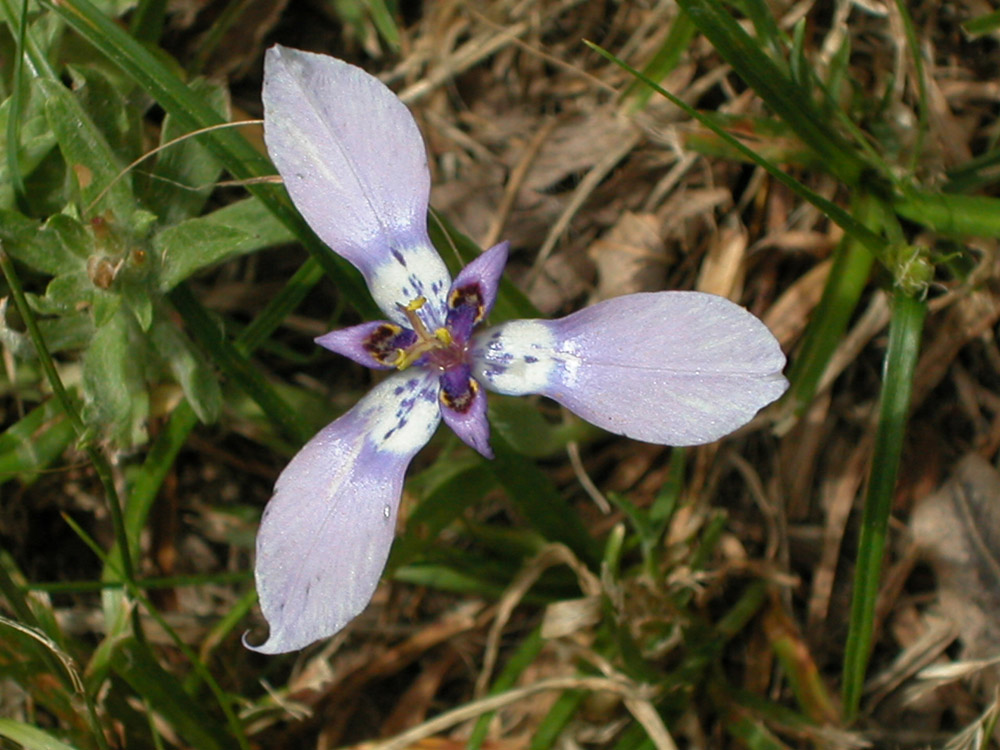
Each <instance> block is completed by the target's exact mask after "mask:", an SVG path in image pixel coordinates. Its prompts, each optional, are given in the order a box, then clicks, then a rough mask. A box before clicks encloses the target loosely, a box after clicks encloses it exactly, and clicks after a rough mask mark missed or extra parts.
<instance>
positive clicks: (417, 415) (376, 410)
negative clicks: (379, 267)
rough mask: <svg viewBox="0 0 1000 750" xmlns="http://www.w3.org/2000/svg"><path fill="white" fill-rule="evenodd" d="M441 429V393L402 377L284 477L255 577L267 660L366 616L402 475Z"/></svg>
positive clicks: (334, 428)
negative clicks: (266, 628)
mask: <svg viewBox="0 0 1000 750" xmlns="http://www.w3.org/2000/svg"><path fill="white" fill-rule="evenodd" d="M439 421H440V407H439V406H438V384H437V382H436V379H435V378H432V377H430V376H427V375H423V376H414V375H411V374H410V373H402V372H401V373H398V374H396V375H393V376H391V377H389V378H387V379H386V380H384V381H383V382H382V383H380V384H379V385H378V386H376V387H375V388H374V389H373V390H372V391H371V392H370V393H369V394H368V395H367V396H365V397H364V398H363V399H361V401H359V402H358V404H357V405H356V406H355V407H354V408H353V409H351V410H350V411H349V412H347V413H346V414H345V415H344V416H342V417H341V418H340V419H338V420H337V421H335V422H333V423H332V424H331V425H329V426H328V427H326V428H325V429H323V430H322V431H320V432H319V433H318V434H317V435H316V436H315V437H314V438H313V439H312V440H310V441H309V442H308V443H307V444H306V445H305V447H303V448H302V450H301V451H299V453H298V454H297V455H296V456H295V458H293V459H292V461H291V463H290V464H288V466H287V467H286V468H285V470H284V471H283V472H282V473H281V476H279V477H278V481H277V483H276V484H275V493H274V496H273V497H272V498H271V501H270V502H269V503H268V504H267V507H266V508H265V510H264V516H263V518H262V520H261V526H260V531H259V532H258V535H257V561H256V567H255V570H254V575H255V578H256V581H257V593H258V596H259V599H260V608H261V611H262V612H263V615H264V619H266V620H267V622H268V624H269V625H270V635H269V636H268V639H267V640H266V641H265V642H264V643H262V644H260V645H259V646H251V645H250V644H249V643H247V642H246V637H245V636H244V644H245V645H246V646H247V647H248V648H251V649H253V650H254V651H259V652H261V653H265V654H278V653H284V652H287V651H294V650H296V649H300V648H303V647H305V646H307V645H309V644H310V643H312V642H313V641H316V640H319V639H321V638H326V637H328V636H330V635H333V634H334V633H336V632H337V631H338V630H340V629H341V628H343V627H344V626H345V625H347V623H348V622H350V621H351V620H352V619H353V618H354V617H355V616H356V615H358V614H359V613H360V612H361V611H362V610H363V609H364V608H365V606H367V604H368V601H369V600H370V599H371V596H372V593H373V592H374V591H375V587H376V585H377V584H378V580H379V576H380V575H381V573H382V568H383V567H384V566H385V561H386V558H387V556H388V554H389V547H390V545H391V544H392V538H393V532H394V530H395V525H396V511H397V509H398V507H399V498H400V493H401V492H402V486H403V475H404V473H405V472H406V467H407V466H408V465H409V463H410V460H411V459H412V458H413V455H414V454H415V453H416V452H417V451H418V450H420V448H421V447H422V446H423V445H424V444H425V443H426V442H427V441H428V440H429V439H430V437H431V435H432V434H433V433H434V430H435V428H436V427H437V424H438V422H439Z"/></svg>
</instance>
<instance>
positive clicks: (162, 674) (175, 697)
mask: <svg viewBox="0 0 1000 750" xmlns="http://www.w3.org/2000/svg"><path fill="white" fill-rule="evenodd" d="M111 663H112V667H113V669H114V671H115V673H116V674H118V676H120V677H121V678H122V679H123V680H125V682H127V683H128V684H129V686H130V687H131V688H132V689H133V690H135V692H136V693H138V694H139V695H141V696H142V697H143V698H144V699H145V700H146V701H148V702H149V704H150V705H153V706H156V711H157V713H158V714H160V715H161V717H162V718H163V719H165V720H166V721H168V722H169V723H170V725H171V726H172V727H173V728H174V729H175V730H176V731H177V733H178V734H179V735H180V736H181V737H183V738H185V739H186V740H187V741H188V743H189V744H190V746H191V747H197V748H199V750H230V749H232V748H236V747H239V745H237V743H236V742H234V741H233V740H232V739H230V738H229V737H228V736H227V735H226V733H225V732H223V731H222V730H221V727H220V724H219V723H218V722H217V721H215V720H214V719H213V718H212V716H211V715H210V714H209V713H208V712H207V711H206V710H205V707H204V704H203V703H202V702H200V701H198V700H196V699H195V698H193V697H192V696H190V695H188V694H187V693H186V692H184V689H183V687H182V686H181V684H180V682H179V681H178V680H177V678H176V677H174V676H173V675H172V674H171V673H170V672H167V671H166V670H165V669H164V668H163V667H161V666H160V665H159V664H158V663H157V662H156V660H155V659H154V658H153V656H152V654H151V653H150V652H149V650H148V649H147V648H145V647H143V646H142V645H141V644H139V643H137V642H136V641H134V640H128V641H126V642H124V643H122V644H120V645H119V646H118V648H117V649H116V650H115V654H114V656H113V657H112V659H111Z"/></svg>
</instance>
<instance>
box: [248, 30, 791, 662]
mask: <svg viewBox="0 0 1000 750" xmlns="http://www.w3.org/2000/svg"><path fill="white" fill-rule="evenodd" d="M263 98H264V131H265V133H264V134H265V140H266V142H267V149H268V152H269V153H270V155H271V158H272V159H273V161H274V163H275V165H276V166H277V168H278V171H279V172H280V173H281V176H282V178H283V180H284V183H285V187H286V188H287V190H288V193H289V194H290V195H291V197H292V200H293V201H294V203H295V205H296V206H297V207H298V209H299V211H300V212H301V213H302V215H303V216H304V217H305V219H306V221H308V222H309V224H310V226H312V228H313V229H314V230H315V231H316V233H317V234H318V235H319V236H320V238H322V239H323V241H324V242H326V244H327V245H329V246H330V247H331V248H332V249H333V250H335V251H336V252H337V253H339V254H340V255H342V256H343V257H344V258H346V259H347V260H349V261H350V262H351V263H353V264H354V265H355V266H356V267H357V268H358V269H359V270H360V271H361V273H362V274H363V275H364V277H365V280H366V281H367V283H368V287H369V289H370V290H371V293H372V296H373V297H374V299H375V301H376V303H377V304H378V306H379V308H380V309H381V310H382V311H383V312H384V313H385V316H386V320H383V321H376V322H370V323H363V324H361V325H357V326H353V327H350V328H347V329H344V330H339V331H334V332H332V333H328V334H326V335H325V336H321V337H319V338H318V339H317V343H319V344H320V345H322V346H324V347H326V348H328V349H330V350H332V351H334V352H337V353H339V354H342V355H345V356H347V357H350V358H351V359H353V360H354V361H356V362H359V363H361V364H363V365H366V366H368V367H371V368H374V369H379V370H386V371H394V372H393V373H392V374H391V375H389V376H388V377H386V378H385V379H384V380H383V381H382V382H381V383H379V384H378V385H376V386H375V387H374V388H373V389H372V390H371V392H369V393H368V395H366V396H365V397H364V398H362V399H361V401H360V402H358V404H357V405H356V406H355V407H354V408H352V409H351V410H350V411H348V412H347V413H346V414H344V415H343V416H342V417H340V418H339V419H338V420H336V421H335V422H333V424H331V425H329V426H328V427H326V428H325V429H324V430H322V431H321V432H320V433H319V434H318V435H316V437H314V438H313V439H312V440H311V441H309V443H308V444H307V445H306V446H305V447H304V448H302V450H301V451H299V453H298V455H296V456H295V458H293V459H292V461H291V463H290V464H289V465H288V466H287V468H285V470H284V471H283V472H282V474H281V476H280V477H279V478H278V481H277V483H276V486H275V494H274V497H273V498H272V499H271V501H270V502H269V503H268V505H267V508H266V509H265V511H264V516H263V519H262V520H261V526H260V532H259V534H258V537H257V562H256V571H255V573H256V581H257V591H258V594H259V598H260V605H261V610H262V612H263V614H264V618H265V619H266V620H267V622H268V623H269V625H270V635H269V637H268V639H267V641H266V642H264V643H263V644H262V645H260V646H250V647H251V648H254V649H255V650H257V651H261V652H263V653H282V652H286V651H292V650H295V649H299V648H302V647H303V646H306V645H308V644H309V643H312V642H313V641H316V640H318V639H320V638H323V637H326V636H329V635H332V634H333V633H335V632H337V631H338V630H340V629H341V628H343V627H344V626H345V625H346V624H347V623H348V622H349V621H350V620H351V619H353V618H354V617H355V616H356V615H357V614H358V613H359V612H360V611H361V610H362V609H364V607H365V606H366V605H367V603H368V601H369V600H370V598H371V595H372V593H373V591H374V589H375V586H376V584H377V583H378V580H379V577H380V575H381V573H382V569H383V567H384V565H385V561H386V558H387V556H388V553H389V546H390V545H391V543H392V537H393V532H394V529H395V526H396V511H397V508H398V506H399V498H400V494H401V492H402V486H403V475H404V473H405V472H406V468H407V466H408V465H409V463H410V460H411V459H412V458H413V456H414V455H415V454H416V452H417V451H418V450H420V448H421V447H423V446H424V445H425V444H426V443H427V441H428V440H429V439H430V438H431V435H432V434H433V433H434V431H435V429H436V428H437V426H438V423H439V422H440V421H441V420H444V422H445V423H446V424H447V425H448V426H449V427H451V429H452V430H454V431H455V433H456V434H457V435H458V437H459V438H461V439H462V440H463V441H464V442H465V443H467V444H468V445H469V446H471V447H472V448H473V449H475V450H477V451H478V452H479V453H481V454H482V455H484V456H486V457H492V454H491V451H490V446H489V424H488V422H487V419H486V393H485V389H489V390H492V391H496V392H498V393H503V394H512V395H520V394H541V395H543V396H547V397H549V398H552V399H554V400H556V401H558V402H559V403H561V404H563V405H564V406H566V407H567V408H568V409H570V410H571V411H573V412H575V413H576V414H578V415H580V416H581V417H583V418H584V419H587V420H589V421H590V422H593V423H594V424H597V425H599V426H600V427H603V428H604V429H606V430H609V431H611V432H614V433H618V434H621V435H626V436H629V437H632V438H636V439H638V440H645V441H649V442H654V443H662V444H669V445H694V444H699V443H707V442H710V441H713V440H716V439H718V438H720V437H722V436H723V435H725V434H726V433H728V432H731V431H732V430H734V429H736V428H738V427H740V426H741V425H743V424H745V423H746V422H747V421H749V420H750V419H751V418H752V417H753V416H754V414H755V413H756V412H757V411H758V410H759V409H760V408H762V407H763V406H765V405H766V404H768V403H770V402H771V401H773V400H774V399H776V398H777V397H778V396H780V395H781V393H782V392H783V391H784V390H785V387H786V385H787V383H786V381H785V379H784V378H783V377H782V375H781V369H782V367H783V366H784V362H785V358H784V356H783V355H782V353H781V350H780V348H779V346H778V343H777V341H775V339H774V337H773V336H772V335H771V334H770V332H769V331H768V330H767V328H766V327H765V326H764V325H763V323H761V322H760V321H759V320H757V318H755V317H754V316H753V315H751V314H750V313H748V312H747V311H746V310H744V309H743V308H741V307H739V306H738V305H735V304H733V303H731V302H729V301H728V300H725V299H723V298H721V297H716V296H713V295H708V294H701V293H697V292H660V293H652V294H633V295H628V296H624V297H619V298H617V299H612V300H608V301H605V302H601V303H599V304H596V305H593V306H592V307H588V308H586V309H584V310H581V311H580V312H577V313H574V314H572V315H569V316H567V317H565V318H562V319H559V320H553V321H543V320H516V321H511V322H507V323H503V324H501V325H498V326H495V327H493V328H486V329H481V328H477V327H478V326H479V325H480V324H481V323H482V322H483V320H484V319H485V318H486V317H487V316H488V315H489V313H490V309H491V308H492V306H493V303H494V301H495V299H496V294H497V286H498V284H499V281H500V275H501V273H502V271H503V267H504V264H505V263H506V260H507V245H506V243H502V244H500V245H497V246H495V247H493V248H490V249H489V250H487V251H486V252H484V253H483V254H482V255H481V256H479V258H477V259H476V260H474V261H473V262H472V263H470V264H469V265H468V266H466V267H465V269H464V270H463V271H462V272H461V273H459V275H458V277H457V278H456V279H455V280H454V281H452V280H451V278H450V276H449V274H448V271H447V269H446V268H445V265H444V263H443V262H442V260H441V258H440V257H439V256H438V254H437V252H436V251H435V249H434V247H433V246H432V245H431V243H430V240H429V239H428V236H427V225H426V221H427V219H426V216H427V206H428V195H429V192H430V177H429V173H428V169H427V160H426V154H425V151H424V146H423V141H422V139H421V136H420V132H419V131H418V129H417V126H416V123H415V122H414V120H413V117H412V116H411V114H410V112H409V111H408V110H407V108H406V107H405V106H404V105H403V104H402V102H400V101H399V99H397V98H396V97H395V96H394V95H393V94H392V92H391V91H389V89H388V88H386V87H385V86H384V85H383V84H382V83H381V82H379V81H378V80H377V79H375V78H373V77H371V76H369V75H368V74H366V73H365V72H363V71H362V70H360V69H359V68H356V67H354V66H352V65H349V64H347V63H345V62H342V61H340V60H337V59H334V58H332V57H328V56H325V55H318V54H313V53H309V52H301V51H297V50H292V49H288V48H284V47H280V46H276V47H274V48H272V49H270V50H269V51H268V53H267V59H266V62H265V70H264V92H263Z"/></svg>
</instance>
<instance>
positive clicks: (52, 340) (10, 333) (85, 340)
mask: <svg viewBox="0 0 1000 750" xmlns="http://www.w3.org/2000/svg"><path fill="white" fill-rule="evenodd" d="M38 328H39V330H40V331H41V333H42V338H43V339H44V340H45V346H46V347H47V348H48V350H49V352H65V351H76V350H79V349H85V348H86V347H87V345H88V344H89V343H90V340H91V338H92V337H93V335H94V324H93V321H92V320H91V318H90V316H89V315H87V314H86V313H77V314H76V315H67V316H65V317H58V318H43V319H41V320H39V321H38ZM0 341H2V342H3V344H4V345H5V346H7V347H8V348H9V349H10V351H11V353H12V354H13V355H14V356H15V357H17V358H18V359H21V360H27V361H33V360H35V359H36V358H37V356H38V352H37V351H35V346H34V344H33V343H32V342H31V339H30V337H28V336H27V335H26V334H25V333H23V332H21V331H15V330H13V329H12V328H10V327H9V326H8V324H7V321H6V319H5V318H3V317H0Z"/></svg>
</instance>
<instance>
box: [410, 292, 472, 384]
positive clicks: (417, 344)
mask: <svg viewBox="0 0 1000 750" xmlns="http://www.w3.org/2000/svg"><path fill="white" fill-rule="evenodd" d="M425 304H427V300H426V298H424V297H417V298H416V299H415V300H413V301H411V302H410V303H409V304H407V305H399V309H400V312H402V313H403V315H405V316H406V319H407V320H408V321H409V323H410V326H411V327H412V329H413V333H414V334H415V335H416V341H414V342H413V343H412V344H410V345H409V346H407V347H406V348H405V349H397V350H396V359H395V361H393V362H392V364H393V366H395V367H396V369H398V370H405V369H406V368H407V367H409V366H410V365H412V364H414V363H415V362H416V361H417V360H419V359H421V358H422V357H424V356H425V355H426V356H427V364H429V365H432V366H434V367H436V368H438V369H439V370H442V371H444V370H449V369H451V368H453V367H456V366H458V365H461V364H463V363H464V362H465V359H466V349H467V347H466V345H465V344H460V343H459V342H456V341H455V339H454V337H453V336H452V335H451V331H450V330H449V329H448V328H446V327H445V326H441V327H439V328H436V329H435V330H434V331H433V332H431V331H430V330H429V329H428V328H427V326H425V325H424V321H423V320H421V319H420V316H419V315H417V311H418V310H419V309H420V308H422V307H423V306H424V305H425Z"/></svg>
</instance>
